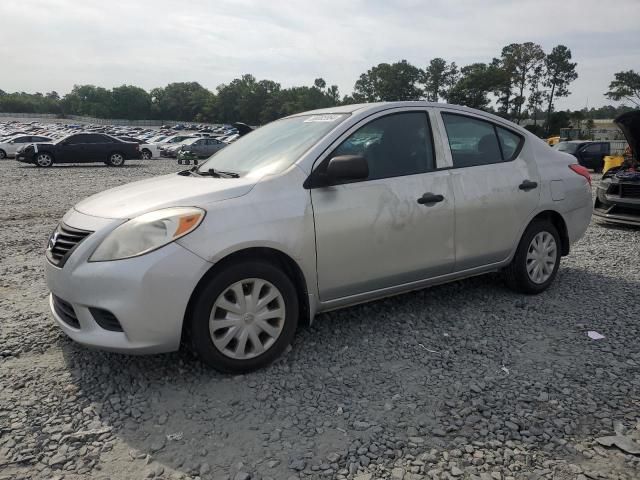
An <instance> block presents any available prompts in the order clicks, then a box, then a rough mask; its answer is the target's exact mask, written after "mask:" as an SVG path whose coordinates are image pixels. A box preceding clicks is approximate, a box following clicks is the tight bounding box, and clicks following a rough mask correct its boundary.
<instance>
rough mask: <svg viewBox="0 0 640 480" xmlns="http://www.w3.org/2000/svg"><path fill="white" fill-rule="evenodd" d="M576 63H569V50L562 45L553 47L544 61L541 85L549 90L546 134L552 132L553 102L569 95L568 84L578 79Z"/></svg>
mask: <svg viewBox="0 0 640 480" xmlns="http://www.w3.org/2000/svg"><path fill="white" fill-rule="evenodd" d="M576 65H577V63H574V62H571V50H569V49H568V48H567V47H565V46H564V45H557V46H555V47H553V50H551V53H550V54H549V55H547V57H546V59H545V69H546V71H545V77H544V80H543V85H544V86H545V87H547V88H549V89H550V91H549V95H548V103H547V133H550V132H551V131H555V130H552V124H551V112H552V111H553V102H554V100H555V99H556V98H558V97H566V96H568V95H569V93H571V92H569V84H570V83H571V82H573V81H574V80H575V79H576V78H578V73H577V72H576Z"/></svg>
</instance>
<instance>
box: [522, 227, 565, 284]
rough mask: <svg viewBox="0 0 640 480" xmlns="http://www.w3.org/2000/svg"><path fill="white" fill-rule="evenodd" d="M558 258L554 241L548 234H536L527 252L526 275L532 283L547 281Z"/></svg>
mask: <svg viewBox="0 0 640 480" xmlns="http://www.w3.org/2000/svg"><path fill="white" fill-rule="evenodd" d="M557 257H558V247H557V245H556V241H555V239H554V238H553V235H551V234H550V233H549V232H538V233H537V234H536V236H535V237H533V240H531V243H530V244H529V249H528V250H527V274H528V275H529V278H530V279H531V281H532V282H534V283H537V284H541V283H544V282H546V281H547V280H549V277H551V274H552V273H553V268H554V267H555V265H556V259H557Z"/></svg>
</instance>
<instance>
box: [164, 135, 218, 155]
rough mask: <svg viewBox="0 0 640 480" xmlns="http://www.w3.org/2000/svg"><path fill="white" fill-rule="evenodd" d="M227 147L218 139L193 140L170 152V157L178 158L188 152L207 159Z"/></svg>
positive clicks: (186, 141)
mask: <svg viewBox="0 0 640 480" xmlns="http://www.w3.org/2000/svg"><path fill="white" fill-rule="evenodd" d="M226 146H227V144H226V143H224V142H221V141H220V140H218V139H216V138H192V139H189V140H185V141H184V142H182V143H181V144H180V146H179V147H176V149H175V150H170V152H171V153H170V156H171V157H173V156H174V155H175V156H176V157H177V156H178V154H179V153H180V152H187V151H188V152H191V153H193V154H194V155H195V156H196V157H198V158H207V157H210V156H211V155H213V154H214V153H216V152H217V151H218V150H220V149H221V148H224V147H226Z"/></svg>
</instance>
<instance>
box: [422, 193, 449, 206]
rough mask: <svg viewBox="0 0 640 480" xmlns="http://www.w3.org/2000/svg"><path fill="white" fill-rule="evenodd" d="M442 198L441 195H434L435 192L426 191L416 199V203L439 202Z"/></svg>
mask: <svg viewBox="0 0 640 480" xmlns="http://www.w3.org/2000/svg"><path fill="white" fill-rule="evenodd" d="M443 200H444V197H443V196H442V195H436V194H435V193H431V192H428V193H425V194H424V195H422V196H421V197H420V198H419V199H418V203H419V204H420V205H429V204H433V203H438V202H441V201H443Z"/></svg>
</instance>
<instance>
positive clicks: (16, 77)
mask: <svg viewBox="0 0 640 480" xmlns="http://www.w3.org/2000/svg"><path fill="white" fill-rule="evenodd" d="M0 19H2V22H1V23H2V33H1V38H0V89H2V90H4V91H7V92H13V91H25V92H29V93H33V92H47V91H51V90H56V91H57V92H58V93H60V94H64V93H67V92H68V91H70V90H71V88H72V87H73V85H74V84H94V85H99V86H103V87H105V88H111V87H114V86H119V85H123V84H128V85H137V86H141V87H143V88H145V89H147V90H150V89H152V88H154V87H160V86H165V85H166V84H168V83H171V82H180V81H197V82H199V83H200V84H201V85H203V86H205V87H207V88H209V89H211V90H215V87H216V86H218V85H220V84H222V83H228V82H230V81H231V80H232V79H234V78H237V77H239V76H240V75H242V74H244V73H251V74H253V75H254V76H255V77H256V78H257V79H259V80H260V79H263V78H266V79H270V80H275V81H277V82H278V83H280V84H281V85H282V86H283V87H289V86H294V85H312V84H313V80H314V79H315V78H318V77H322V78H324V79H325V81H326V82H327V84H328V85H331V84H337V85H338V86H339V88H340V92H341V94H342V95H344V94H347V93H351V91H352V89H353V84H354V83H355V81H356V80H357V79H358V77H359V75H360V74H361V73H363V72H365V71H366V70H368V69H369V68H370V67H371V66H373V65H377V64H378V63H381V62H389V63H391V62H395V61H399V60H401V59H406V60H408V61H409V62H410V63H412V64H414V65H416V66H419V67H421V68H424V67H425V66H426V65H427V63H428V61H429V60H430V59H431V58H434V57H442V58H444V59H446V60H447V61H455V62H456V63H457V64H458V65H460V66H462V65H466V64H469V63H473V62H489V61H491V59H492V58H493V57H497V56H499V55H500V51H501V49H502V47H503V46H505V45H507V44H509V43H521V42H526V41H532V42H536V43H539V44H540V45H541V46H542V47H543V49H544V50H545V51H546V52H549V51H550V50H551V49H552V48H553V47H554V46H555V45H558V44H564V45H566V46H568V47H569V48H570V49H571V51H572V53H573V59H574V61H576V62H577V63H578V67H577V71H578V74H579V78H578V80H576V81H575V82H574V83H573V84H572V85H571V87H570V90H571V92H572V94H571V95H570V96H569V97H568V98H566V99H560V100H559V101H558V103H557V108H560V109H565V108H571V109H578V108H582V107H585V106H587V105H588V106H589V107H592V106H594V107H597V106H601V105H604V104H610V103H613V102H611V101H609V100H607V99H606V98H605V97H604V95H603V93H604V92H605V91H606V90H607V87H608V85H609V82H610V81H611V80H612V79H613V74H614V73H615V72H618V71H621V70H630V69H635V70H636V71H640V34H639V33H638V22H639V21H640V0H616V1H615V2H608V1H603V0H423V1H418V0H368V1H365V0H314V1H298V0H183V1H181V2H178V1H168V0H101V1H98V0H0Z"/></svg>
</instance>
